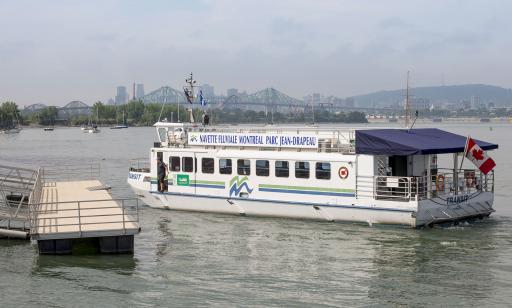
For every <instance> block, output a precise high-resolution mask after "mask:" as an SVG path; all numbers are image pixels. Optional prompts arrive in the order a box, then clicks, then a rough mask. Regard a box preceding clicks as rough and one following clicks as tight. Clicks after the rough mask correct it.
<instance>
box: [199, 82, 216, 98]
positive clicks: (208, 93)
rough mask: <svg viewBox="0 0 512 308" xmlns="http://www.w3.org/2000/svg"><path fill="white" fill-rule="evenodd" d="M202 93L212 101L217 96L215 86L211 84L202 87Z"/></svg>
mask: <svg viewBox="0 0 512 308" xmlns="http://www.w3.org/2000/svg"><path fill="white" fill-rule="evenodd" d="M201 91H203V96H204V97H206V98H209V99H212V98H213V97H214V96H215V93H214V91H213V86H211V85H209V84H204V85H202V86H201Z"/></svg>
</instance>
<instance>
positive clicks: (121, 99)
mask: <svg viewBox="0 0 512 308" xmlns="http://www.w3.org/2000/svg"><path fill="white" fill-rule="evenodd" d="M127 102H128V92H126V87H125V86H118V87H117V95H116V98H115V103H116V105H122V104H126V103H127Z"/></svg>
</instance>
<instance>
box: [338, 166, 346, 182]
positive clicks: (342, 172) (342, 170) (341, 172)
mask: <svg viewBox="0 0 512 308" xmlns="http://www.w3.org/2000/svg"><path fill="white" fill-rule="evenodd" d="M338 175H339V176H340V179H342V180H344V179H346V178H348V168H347V167H340V169H339V170H338Z"/></svg>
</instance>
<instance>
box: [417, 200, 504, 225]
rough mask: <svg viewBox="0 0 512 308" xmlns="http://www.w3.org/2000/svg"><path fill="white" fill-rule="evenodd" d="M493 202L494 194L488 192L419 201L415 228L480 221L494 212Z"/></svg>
mask: <svg viewBox="0 0 512 308" xmlns="http://www.w3.org/2000/svg"><path fill="white" fill-rule="evenodd" d="M493 202H494V194H493V193H492V192H488V191H487V192H486V191H482V192H477V193H473V194H459V195H448V196H444V197H436V198H431V199H425V200H421V201H419V203H418V211H417V214H416V226H417V227H421V226H431V225H433V224H439V223H445V222H452V221H453V222H456V221H461V220H469V219H474V218H480V219H482V218H484V217H488V216H489V215H491V213H492V212H494V209H493Z"/></svg>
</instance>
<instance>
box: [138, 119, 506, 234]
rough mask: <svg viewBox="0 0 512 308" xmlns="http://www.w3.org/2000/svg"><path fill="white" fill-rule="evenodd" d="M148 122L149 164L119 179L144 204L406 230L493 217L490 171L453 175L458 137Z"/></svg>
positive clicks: (431, 132)
mask: <svg viewBox="0 0 512 308" xmlns="http://www.w3.org/2000/svg"><path fill="white" fill-rule="evenodd" d="M154 126H155V127H156V130H157V135H158V142H156V143H155V144H154V147H153V148H151V150H150V163H149V164H148V163H147V161H146V164H144V163H143V162H141V161H134V162H133V164H132V165H131V166H130V171H129V173H128V183H129V185H130V186H131V187H132V189H133V190H134V192H135V193H136V194H137V196H138V197H139V198H140V199H141V200H142V201H144V202H145V203H146V204H147V205H148V206H150V207H154V208H164V209H173V210H185V211H198V212H214V213H227V214H236V215H247V216H267V217H286V218H299V219H317V220H327V221H354V222H364V223H368V224H369V225H372V224H398V225H407V226H411V227H420V226H431V225H432V224H435V223H442V222H447V221H458V220H464V219H472V218H483V217H487V216H489V215H490V214H491V213H492V212H493V211H494V210H493V197H494V171H491V172H489V173H488V174H487V175H485V174H483V173H481V172H480V171H479V170H478V169H460V166H459V163H460V159H461V158H462V157H463V156H462V154H463V153H464V150H465V143H466V137H464V136H460V135H456V134H453V133H450V132H446V131H443V130H439V129H433V128H417V129H368V128H366V129H348V128H311V127H279V126H270V127H252V128H251V127H239V126H231V127H221V126H204V125H201V124H195V123H168V122H158V123H156V124H155V125H154ZM476 142H477V144H478V145H479V146H480V147H481V148H482V149H483V150H493V149H497V148H498V145H496V144H492V143H487V142H483V141H479V140H476ZM157 158H161V159H162V160H163V161H164V162H165V163H166V164H167V176H166V178H165V181H164V185H165V187H164V189H163V191H159V185H158V183H157ZM441 161H449V162H448V164H447V165H446V166H438V162H441Z"/></svg>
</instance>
